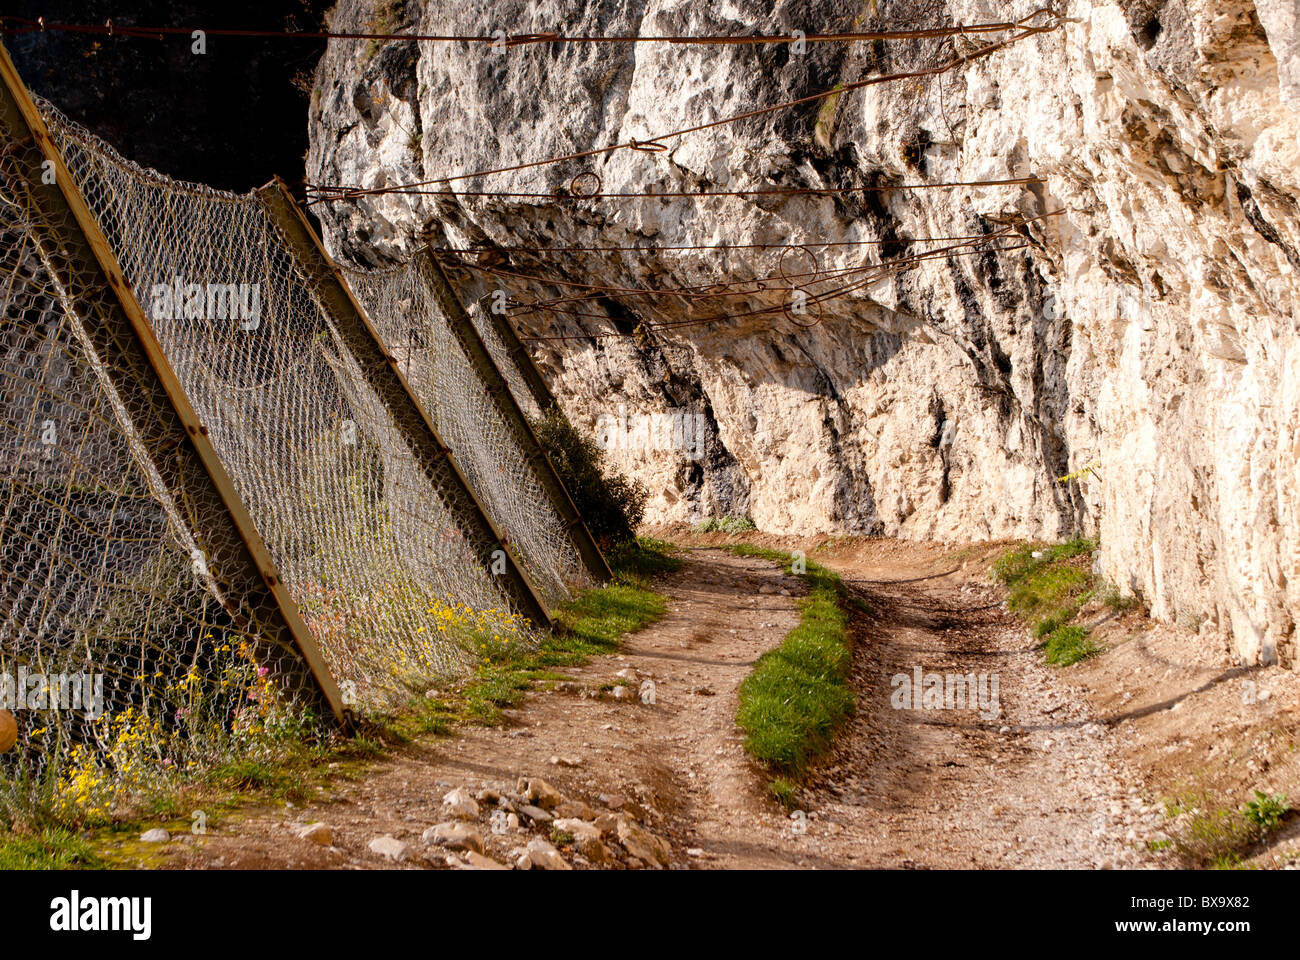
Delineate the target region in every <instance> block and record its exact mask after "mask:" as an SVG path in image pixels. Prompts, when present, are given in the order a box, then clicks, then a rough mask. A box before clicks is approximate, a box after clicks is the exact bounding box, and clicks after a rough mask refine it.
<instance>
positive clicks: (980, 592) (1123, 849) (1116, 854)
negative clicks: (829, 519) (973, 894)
mask: <svg viewBox="0 0 1300 960" xmlns="http://www.w3.org/2000/svg"><path fill="white" fill-rule="evenodd" d="M997 552H998V551H997V550H996V548H994V549H992V550H990V549H988V548H983V549H977V550H971V551H967V552H966V553H965V556H964V559H957V560H953V559H950V556H951V555H945V554H943V553H942V552H940V550H939V549H938V548H931V547H926V546H925V545H919V544H896V543H889V542H883V541H874V542H866V543H863V544H859V545H856V546H854V545H846V546H845V547H844V548H843V549H835V548H832V549H830V550H829V551H825V552H824V553H819V554H817V559H818V561H819V562H821V563H823V564H824V565H825V566H827V567H830V568H831V569H834V570H836V571H837V572H839V573H841V575H842V576H843V577H844V578H845V579H846V581H848V582H849V583H850V585H851V586H852V587H853V588H854V589H855V590H857V591H859V592H860V594H861V595H863V596H864V597H866V598H867V600H868V602H869V603H870V605H871V608H872V613H871V615H870V616H869V617H867V618H866V622H865V623H863V624H861V625H860V632H859V635H858V637H857V643H856V648H855V649H856V656H855V662H854V680H855V686H856V689H857V691H858V704H859V708H858V713H857V715H856V716H855V717H854V719H853V720H852V721H851V729H850V730H849V731H848V732H847V733H846V735H845V736H843V737H842V738H841V739H840V741H839V743H838V744H837V747H836V749H835V750H834V752H833V754H832V756H831V758H830V759H829V761H828V762H827V763H826V764H825V765H824V766H823V767H822V768H821V769H820V770H819V771H818V774H817V776H816V777H815V779H814V785H813V788H812V790H810V793H811V795H812V797H813V800H812V803H811V805H812V806H814V807H816V808H819V809H820V810H821V811H822V813H823V816H824V818H825V819H826V820H827V821H829V822H832V823H840V824H842V825H843V828H844V832H843V834H841V835H840V836H839V837H837V838H836V842H835V846H836V847H837V848H842V847H843V846H844V845H845V843H846V842H847V843H848V844H849V845H850V846H851V848H852V853H851V854H850V858H851V861H852V862H854V863H861V864H870V865H872V866H898V867H954V868H955V867H980V868H987V867H1018V868H1045V867H1121V866H1123V867H1132V866H1138V865H1141V864H1142V863H1143V862H1144V861H1145V860H1146V859H1147V858H1146V857H1145V856H1143V855H1142V854H1140V853H1139V852H1138V851H1137V849H1135V847H1136V846H1137V845H1138V844H1139V842H1140V841H1144V840H1145V839H1146V838H1147V837H1148V836H1150V835H1151V833H1153V832H1154V830H1155V829H1156V827H1157V826H1158V824H1159V822H1160V815H1159V813H1158V811H1156V810H1154V809H1152V808H1150V807H1149V806H1147V805H1146V804H1145V803H1144V802H1143V800H1142V799H1141V797H1140V796H1139V790H1138V786H1137V781H1136V780H1135V778H1134V777H1133V776H1132V775H1131V773H1130V772H1129V771H1127V770H1126V769H1125V767H1124V765H1123V763H1122V762H1121V761H1120V760H1119V759H1118V758H1117V757H1116V756H1115V753H1116V750H1115V745H1114V744H1113V743H1112V742H1111V732H1110V731H1109V730H1108V729H1107V728H1106V727H1105V726H1104V725H1102V724H1100V723H1097V722H1095V721H1094V718H1093V717H1092V716H1091V715H1090V713H1089V711H1088V709H1087V707H1086V706H1085V705H1084V704H1083V703H1082V702H1080V701H1079V700H1077V699H1074V698H1072V692H1071V691H1070V690H1069V688H1068V687H1067V686H1066V685H1065V684H1063V683H1062V682H1060V681H1059V680H1058V679H1057V678H1056V677H1055V676H1054V675H1053V673H1052V671H1051V670H1049V669H1048V668H1046V667H1045V666H1043V664H1042V658H1041V655H1040V654H1039V653H1038V651H1037V650H1035V649H1034V644H1033V641H1031V640H1030V639H1029V638H1028V637H1027V636H1026V634H1025V631H1024V628H1023V627H1022V626H1021V625H1020V624H1018V623H1017V622H1016V621H1015V620H1013V619H1012V618H1011V617H1010V615H1009V614H1007V613H1006V611H1005V610H1004V609H1003V605H1002V603H1001V599H1002V597H1001V591H1000V590H999V589H997V588H996V587H994V586H992V585H991V584H989V583H988V582H987V581H986V579H985V578H984V577H983V576H982V573H983V571H984V570H985V569H986V568H987V564H988V561H989V560H990V559H991V557H993V556H995V555H996V553H997ZM957 556H958V557H961V556H962V555H960V554H958V555H957ZM976 574H979V575H976ZM916 668H920V669H921V670H922V671H923V673H924V674H929V673H937V674H940V675H942V676H944V677H945V678H946V677H947V676H949V675H961V676H969V675H975V676H976V677H977V678H980V677H986V678H987V683H988V685H987V686H986V687H985V688H984V689H985V690H986V691H987V692H988V693H989V694H990V695H991V694H992V692H993V688H992V681H993V678H994V677H996V679H997V688H996V692H997V696H996V702H997V709H996V713H995V712H994V711H993V710H988V711H980V710H977V709H973V706H974V705H971V706H972V708H971V709H967V710H951V709H935V710H927V709H920V710H917V709H908V708H906V707H905V708H903V709H897V708H896V707H895V705H894V703H893V702H892V701H891V696H892V695H893V694H894V693H895V690H896V689H897V687H895V686H894V685H893V683H892V681H893V678H894V677H896V676H898V675H904V676H909V677H914V676H915V670H916ZM899 686H901V684H900V685H899ZM989 699H990V700H992V699H993V698H992V697H991V696H990V698H989ZM986 702H988V701H986ZM982 714H983V715H982Z"/></svg>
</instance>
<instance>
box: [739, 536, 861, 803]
mask: <svg viewBox="0 0 1300 960" xmlns="http://www.w3.org/2000/svg"><path fill="white" fill-rule="evenodd" d="M726 549H727V550H729V551H730V552H732V553H733V554H736V555H737V556H741V557H758V558H760V559H763V560H770V561H772V562H774V563H779V564H781V566H782V567H783V568H784V569H785V571H786V573H787V574H790V575H791V576H797V577H800V578H801V579H802V580H803V581H804V582H805V583H807V584H808V595H807V596H806V597H803V598H801V599H800V600H799V610H800V612H801V614H802V616H801V618H800V620H799V624H798V626H796V627H795V628H794V629H793V630H791V631H790V632H789V633H788V634H786V636H785V639H784V640H782V641H781V644H780V646H778V647H776V648H775V649H774V650H769V651H768V652H767V653H765V654H763V655H762V656H761V657H759V659H758V662H757V663H756V664H755V666H754V670H753V672H752V673H750V675H749V676H748V677H746V678H745V679H744V681H743V682H742V683H741V685H740V709H739V710H738V712H737V715H736V722H737V723H738V724H739V725H740V728H741V729H742V730H744V731H745V749H747V750H748V751H749V753H750V754H751V755H752V756H753V757H754V758H755V759H756V760H758V761H759V762H760V763H762V764H763V765H764V766H765V767H766V768H767V769H768V770H769V771H770V772H771V773H772V775H773V779H772V781H771V790H772V793H773V794H774V795H775V796H776V797H777V799H778V800H780V801H781V802H782V803H784V804H785V805H786V806H791V805H793V804H794V803H795V796H796V793H797V790H798V787H797V781H798V780H799V778H800V777H801V776H802V775H803V774H804V773H805V772H806V771H807V769H808V767H809V765H810V764H811V763H812V762H813V761H815V760H816V759H817V757H818V756H819V755H821V753H822V752H824V751H825V750H826V748H827V747H828V746H830V744H831V742H832V740H833V739H834V737H835V733H836V731H837V730H838V729H839V727H840V725H841V724H842V723H843V722H844V721H845V720H847V719H848V718H849V717H850V716H851V715H852V714H853V710H854V707H855V703H854V698H853V692H852V689H851V687H850V683H849V666H850V664H851V662H852V645H851V643H850V641H849V632H848V626H849V610H848V608H849V606H850V605H851V604H853V603H854V601H853V600H852V599H851V598H850V596H849V593H848V591H847V589H846V588H845V586H844V584H843V582H842V581H841V580H840V578H839V576H838V575H836V574H834V573H832V572H831V571H829V570H827V569H826V568H825V567H821V566H818V565H817V564H815V563H813V562H812V561H808V560H805V561H803V563H801V564H800V567H801V568H802V569H800V570H796V569H795V566H794V564H795V558H794V557H793V556H792V555H790V554H788V553H785V552H783V551H780V550H771V549H767V548H764V547H755V546H751V545H749V544H733V545H731V546H728V547H726Z"/></svg>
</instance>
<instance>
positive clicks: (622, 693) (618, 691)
mask: <svg viewBox="0 0 1300 960" xmlns="http://www.w3.org/2000/svg"><path fill="white" fill-rule="evenodd" d="M609 695H610V696H611V697H612V698H613V699H615V700H631V699H632V691H631V690H630V689H629V688H628V687H624V686H622V685H619V686H616V687H615V688H614V689H613V690H611V691H610V692H609Z"/></svg>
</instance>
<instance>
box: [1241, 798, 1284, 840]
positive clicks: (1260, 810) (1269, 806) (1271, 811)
mask: <svg viewBox="0 0 1300 960" xmlns="http://www.w3.org/2000/svg"><path fill="white" fill-rule="evenodd" d="M1290 809H1291V807H1290V805H1289V804H1288V803H1287V802H1286V794H1284V793H1275V794H1273V796H1271V797H1270V796H1269V795H1268V794H1266V793H1265V792H1264V791H1262V790H1256V791H1255V799H1254V800H1250V801H1247V803H1246V808H1245V809H1244V810H1243V811H1242V816H1243V817H1245V818H1246V819H1247V820H1248V821H1250V822H1251V823H1253V824H1254V825H1255V826H1256V827H1258V828H1259V832H1260V833H1261V834H1264V833H1268V832H1269V831H1270V830H1276V829H1277V825H1278V824H1279V823H1281V822H1282V818H1283V817H1284V816H1286V812H1287V811H1288V810H1290Z"/></svg>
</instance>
